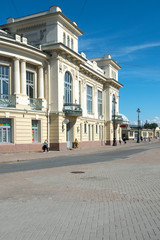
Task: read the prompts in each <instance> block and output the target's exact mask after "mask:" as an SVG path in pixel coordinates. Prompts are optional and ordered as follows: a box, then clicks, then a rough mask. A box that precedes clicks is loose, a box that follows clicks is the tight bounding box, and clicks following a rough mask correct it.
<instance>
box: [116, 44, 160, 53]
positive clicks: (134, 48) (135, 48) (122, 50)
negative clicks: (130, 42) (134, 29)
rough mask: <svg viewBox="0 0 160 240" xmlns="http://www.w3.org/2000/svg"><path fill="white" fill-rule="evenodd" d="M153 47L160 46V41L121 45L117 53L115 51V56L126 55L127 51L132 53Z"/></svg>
mask: <svg viewBox="0 0 160 240" xmlns="http://www.w3.org/2000/svg"><path fill="white" fill-rule="evenodd" d="M154 47H160V42H152V43H145V44H139V45H134V46H127V47H123V48H120V49H119V50H118V51H117V52H119V53H117V54H116V56H124V55H128V54H129V53H133V52H136V51H139V50H143V49H148V48H154Z"/></svg>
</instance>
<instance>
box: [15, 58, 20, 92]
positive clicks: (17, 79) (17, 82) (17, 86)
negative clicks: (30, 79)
mask: <svg viewBox="0 0 160 240" xmlns="http://www.w3.org/2000/svg"><path fill="white" fill-rule="evenodd" d="M14 94H20V69H19V59H17V58H15V59H14Z"/></svg>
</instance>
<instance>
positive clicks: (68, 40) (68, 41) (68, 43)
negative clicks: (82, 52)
mask: <svg viewBox="0 0 160 240" xmlns="http://www.w3.org/2000/svg"><path fill="white" fill-rule="evenodd" d="M67 47H70V38H69V36H68V37H67Z"/></svg>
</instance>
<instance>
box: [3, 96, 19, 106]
mask: <svg viewBox="0 0 160 240" xmlns="http://www.w3.org/2000/svg"><path fill="white" fill-rule="evenodd" d="M15 105H16V96H15V95H8V94H0V107H15Z"/></svg>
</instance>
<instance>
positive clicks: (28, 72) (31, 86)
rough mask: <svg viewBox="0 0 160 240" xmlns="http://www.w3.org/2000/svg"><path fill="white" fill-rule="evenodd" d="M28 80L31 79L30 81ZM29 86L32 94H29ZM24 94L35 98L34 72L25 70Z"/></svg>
mask: <svg viewBox="0 0 160 240" xmlns="http://www.w3.org/2000/svg"><path fill="white" fill-rule="evenodd" d="M28 75H29V76H33V79H29V78H28ZM29 81H33V82H32V83H31V82H29ZM30 88H32V91H33V96H31V93H30ZM26 94H27V96H28V97H29V98H35V72H33V71H30V70H26Z"/></svg>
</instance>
